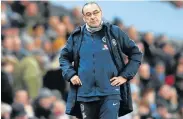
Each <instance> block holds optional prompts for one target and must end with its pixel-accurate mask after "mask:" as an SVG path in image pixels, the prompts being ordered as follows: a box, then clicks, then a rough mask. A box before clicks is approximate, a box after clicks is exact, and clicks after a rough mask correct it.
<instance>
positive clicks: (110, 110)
mask: <svg viewBox="0 0 183 119" xmlns="http://www.w3.org/2000/svg"><path fill="white" fill-rule="evenodd" d="M80 107H81V113H82V117H83V119H117V118H118V111H119V107H120V100H116V99H107V98H106V99H105V98H104V99H103V100H98V101H92V102H80Z"/></svg>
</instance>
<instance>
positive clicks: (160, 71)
mask: <svg viewBox="0 0 183 119" xmlns="http://www.w3.org/2000/svg"><path fill="white" fill-rule="evenodd" d="M155 75H156V76H157V79H158V80H159V82H160V83H161V85H163V84H164V83H165V76H166V74H165V64H164V63H163V62H161V61H160V62H157V63H156V66H155Z"/></svg>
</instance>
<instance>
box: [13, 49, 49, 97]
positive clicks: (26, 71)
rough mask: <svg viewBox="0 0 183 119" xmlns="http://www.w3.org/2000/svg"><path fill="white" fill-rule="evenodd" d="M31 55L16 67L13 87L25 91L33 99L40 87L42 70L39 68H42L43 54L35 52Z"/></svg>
mask: <svg viewBox="0 0 183 119" xmlns="http://www.w3.org/2000/svg"><path fill="white" fill-rule="evenodd" d="M32 53H33V54H32V55H30V56H27V57H24V58H23V59H22V60H21V61H20V63H19V66H17V70H16V72H15V77H16V78H15V81H14V87H15V89H25V90H27V91H28V94H29V95H30V97H31V98H35V97H36V96H37V95H38V91H39V89H40V88H41V87H42V75H43V74H42V73H43V70H41V67H43V60H44V52H43V51H41V50H36V51H34V52H32ZM48 64H49V63H48Z"/></svg>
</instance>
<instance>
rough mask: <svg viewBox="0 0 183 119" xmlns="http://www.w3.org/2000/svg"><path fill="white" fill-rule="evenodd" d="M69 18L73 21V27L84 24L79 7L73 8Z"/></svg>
mask: <svg viewBox="0 0 183 119" xmlns="http://www.w3.org/2000/svg"><path fill="white" fill-rule="evenodd" d="M71 16H72V17H71V18H72V20H73V23H74V26H75V27H77V26H81V25H83V24H84V21H83V19H82V14H81V7H79V6H77V7H74V8H73V9H72V11H71Z"/></svg>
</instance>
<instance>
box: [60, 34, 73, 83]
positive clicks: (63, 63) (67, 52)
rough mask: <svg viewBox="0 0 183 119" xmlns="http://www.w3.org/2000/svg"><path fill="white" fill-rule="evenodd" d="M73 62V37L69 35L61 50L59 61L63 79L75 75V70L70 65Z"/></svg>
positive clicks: (68, 79) (68, 78)
mask: <svg viewBox="0 0 183 119" xmlns="http://www.w3.org/2000/svg"><path fill="white" fill-rule="evenodd" d="M72 62H73V38H72V36H70V37H69V39H68V41H67V43H66V45H65V47H64V48H63V49H62V50H61V53H60V57H59V63H60V68H61V70H62V76H63V78H64V79H65V80H67V81H70V79H71V78H72V77H73V76H74V75H76V71H75V70H74V67H73V66H72Z"/></svg>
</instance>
